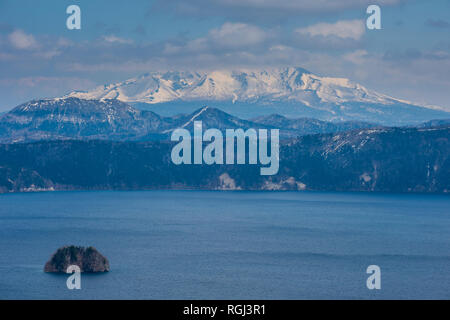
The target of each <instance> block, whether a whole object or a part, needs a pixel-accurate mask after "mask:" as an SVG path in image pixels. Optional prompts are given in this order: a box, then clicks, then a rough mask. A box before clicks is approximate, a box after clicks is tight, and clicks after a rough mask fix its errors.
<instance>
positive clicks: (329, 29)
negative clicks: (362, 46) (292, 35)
mask: <svg viewBox="0 0 450 320" xmlns="http://www.w3.org/2000/svg"><path fill="white" fill-rule="evenodd" d="M295 31H296V32H298V33H300V34H307V35H310V36H313V37H315V36H324V37H328V36H335V37H338V38H343V39H346V38H349V39H354V40H359V39H361V37H362V36H363V35H364V32H365V26H364V21H363V20H340V21H337V22H336V23H324V22H323V23H317V24H313V25H311V26H308V27H305V28H299V29H296V30H295Z"/></svg>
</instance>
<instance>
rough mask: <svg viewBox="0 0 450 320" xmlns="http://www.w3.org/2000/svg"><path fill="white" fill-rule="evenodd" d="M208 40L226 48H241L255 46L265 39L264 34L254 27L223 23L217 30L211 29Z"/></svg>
mask: <svg viewBox="0 0 450 320" xmlns="http://www.w3.org/2000/svg"><path fill="white" fill-rule="evenodd" d="M209 38H210V39H211V40H212V41H214V42H215V43H216V44H221V45H224V46H227V47H236V46H237V47H241V46H248V45H250V46H251V45H256V44H259V43H261V42H263V41H264V40H265V39H266V33H265V32H264V31H263V30H262V29H260V28H258V27H256V26H252V25H249V24H245V23H229V22H227V23H225V24H223V25H222V26H221V27H220V28H219V29H213V30H211V31H210V33H209Z"/></svg>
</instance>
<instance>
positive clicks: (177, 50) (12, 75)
mask: <svg viewBox="0 0 450 320" xmlns="http://www.w3.org/2000/svg"><path fill="white" fill-rule="evenodd" d="M74 4H75V5H78V6H79V7H80V9H81V29H80V30H69V29H67V27H66V20H67V18H68V17H69V15H68V14H67V13H66V8H67V7H68V6H69V5H74ZM370 4H376V5H379V6H380V8H381V27H382V28H381V30H369V29H367V28H366V27H365V24H366V19H367V18H368V16H369V15H368V14H367V13H366V9H367V7H368V6H369V5H370ZM294 66H295V67H302V68H305V69H307V70H309V71H311V72H313V73H315V74H318V75H321V76H330V77H345V78H349V79H351V80H352V81H355V82H358V83H360V84H362V85H364V86H365V87H367V88H369V89H372V90H376V91H378V92H380V93H384V94H388V95H390V96H393V97H395V98H400V99H405V100H409V101H412V102H415V103H420V104H424V105H434V106H441V107H443V108H445V109H447V110H449V111H450V77H449V75H450V0H429V1H425V0H422V1H419V0H384V1H374V0H333V1H331V0H316V1H311V0H183V1H181V0H153V1H151V0H133V1H116V0H114V1H111V0H109V1H104V0H58V1H55V0H0V112H1V111H6V110H9V109H11V108H13V107H15V106H17V105H19V104H21V103H23V102H26V101H29V100H31V99H35V98H45V97H57V96H61V95H64V94H66V93H68V92H70V91H73V90H86V89H91V88H93V87H95V86H97V85H103V84H107V83H111V82H118V81H123V80H125V79H128V78H131V77H135V76H138V75H140V74H143V73H146V72H152V71H167V70H172V71H173V70H181V71H183V70H193V71H196V70H199V71H200V70H201V71H206V70H215V69H239V68H262V69H264V68H269V67H294Z"/></svg>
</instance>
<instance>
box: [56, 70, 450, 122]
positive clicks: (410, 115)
mask: <svg viewBox="0 0 450 320" xmlns="http://www.w3.org/2000/svg"><path fill="white" fill-rule="evenodd" d="M68 97H75V98H81V99H95V100H103V99H117V100H120V101H122V102H126V103H131V104H134V105H136V106H137V107H139V108H141V109H146V110H152V111H156V112H157V113H159V114H165V115H167V114H171V115H174V114H175V113H179V112H182V113H188V112H192V111H194V109H197V108H198V106H199V105H209V106H212V107H219V108H220V109H222V110H224V111H227V112H230V113H232V114H234V115H236V116H240V117H245V118H251V117H256V116H261V115H268V114H271V113H277V114H280V115H284V116H288V117H293V118H301V117H307V118H315V119H319V120H323V121H364V122H371V123H380V124H383V125H389V126H398V125H408V124H417V123H420V122H424V121H427V120H433V119H443V118H446V119H448V118H450V113H449V112H446V111H444V110H440V109H436V108H434V109H432V108H429V107H425V106H421V105H419V104H414V103H412V102H408V101H404V100H400V99H395V98H392V97H389V96H387V95H383V94H380V93H377V92H374V91H372V90H368V89H366V88H365V87H363V86H362V85H360V84H357V83H354V82H352V81H350V80H348V79H344V78H331V77H321V76H318V75H315V74H312V73H311V72H309V71H307V70H305V69H302V68H274V69H267V70H216V71H211V72H178V71H176V72H166V73H159V72H154V73H147V74H144V75H142V76H140V77H137V78H132V79H128V80H126V81H123V82H119V83H114V84H108V85H104V86H100V87H97V88H94V89H93V90H89V91H74V92H71V93H69V94H67V95H66V96H65V97H64V98H68Z"/></svg>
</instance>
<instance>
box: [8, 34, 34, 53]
mask: <svg viewBox="0 0 450 320" xmlns="http://www.w3.org/2000/svg"><path fill="white" fill-rule="evenodd" d="M8 39H9V42H10V43H11V45H12V46H14V47H15V48H16V49H25V50H28V49H34V48H36V47H37V46H38V44H37V41H36V39H35V38H34V36H33V35H31V34H26V33H25V32H23V31H22V30H15V31H13V32H11V33H10V34H9V36H8Z"/></svg>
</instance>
